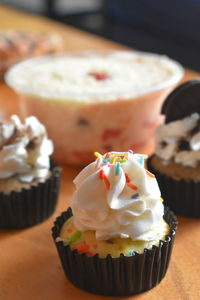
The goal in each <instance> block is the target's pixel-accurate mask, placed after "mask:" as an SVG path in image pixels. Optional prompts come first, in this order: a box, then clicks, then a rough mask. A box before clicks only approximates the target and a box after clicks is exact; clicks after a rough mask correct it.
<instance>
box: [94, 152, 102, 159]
mask: <svg viewBox="0 0 200 300" xmlns="http://www.w3.org/2000/svg"><path fill="white" fill-rule="evenodd" d="M94 156H96V157H97V158H101V157H102V155H101V154H100V153H99V152H94Z"/></svg>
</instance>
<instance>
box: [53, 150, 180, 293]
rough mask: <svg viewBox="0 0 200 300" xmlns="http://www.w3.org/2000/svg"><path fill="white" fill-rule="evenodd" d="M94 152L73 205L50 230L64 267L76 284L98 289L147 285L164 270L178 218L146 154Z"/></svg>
mask: <svg viewBox="0 0 200 300" xmlns="http://www.w3.org/2000/svg"><path fill="white" fill-rule="evenodd" d="M96 155H97V159H96V161H94V162H93V163H91V164H90V165H88V166H87V167H86V168H84V169H83V170H82V171H81V172H80V174H79V175H78V176H77V177H76V178H75V180H74V183H75V186H76V191H75V192H74V194H73V197H72V200H71V208H68V210H67V211H66V212H64V213H63V214H62V215H61V216H60V217H58V218H57V219H56V221H55V225H54V227H53V229H52V231H53V238H54V241H55V244H56V247H57V250H58V254H59V256H60V259H61V262H62V266H63V269H64V271H65V273H66V276H67V278H68V279H69V280H70V281H71V282H72V283H73V284H74V285H76V286H77V287H79V288H81V289H83V290H86V291H89V292H93V293H97V294H102V295H109V296H122V295H124V296H125V295H131V294H135V293H139V292H142V291H145V290H149V289H151V288H152V287H154V286H155V285H157V284H158V283H159V282H160V281H161V280H162V278H163V277H164V276H165V274H166V271H167V268H168V265H169V260H170V256H171V252H172V247H173V242H174V237H175V231H176V225H177V222H176V218H175V216H174V214H173V213H172V212H171V211H170V210H169V209H168V208H166V207H165V208H164V206H163V203H162V198H161V197H160V191H159V188H158V185H157V182H156V179H155V177H154V175H153V174H152V173H150V172H149V171H147V170H146V169H145V168H144V158H145V156H144V155H140V154H134V153H133V152H132V151H131V150H130V151H129V152H108V153H106V154H105V155H100V154H98V153H96Z"/></svg>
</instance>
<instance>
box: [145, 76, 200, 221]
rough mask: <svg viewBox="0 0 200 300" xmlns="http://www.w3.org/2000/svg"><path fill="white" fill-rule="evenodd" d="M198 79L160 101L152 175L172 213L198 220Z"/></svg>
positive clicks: (199, 171) (199, 206)
mask: <svg viewBox="0 0 200 300" xmlns="http://www.w3.org/2000/svg"><path fill="white" fill-rule="evenodd" d="M199 97H200V80H198V79H197V80H191V81H188V82H186V83H184V84H182V85H180V86H179V87H178V88H176V89H175V90H174V91H173V92H172V93H171V94H170V95H169V96H168V97H167V99H166V101H165V102H164V105H163V108H162V113H163V114H165V115H166V119H165V123H164V124H163V125H161V126H160V127H159V128H158V129H157V133H156V147H155V154H154V155H153V156H151V157H150V158H149V159H148V168H149V169H150V170H151V171H152V172H153V173H154V174H155V176H156V178H157V180H158V183H159V186H160V190H161V194H162V197H163V198H164V199H165V204H166V205H167V206H169V207H170V208H171V209H172V210H173V211H174V212H175V213H176V214H178V215H181V216H188V217H197V218H199V217H200V201H199V197H200V106H199Z"/></svg>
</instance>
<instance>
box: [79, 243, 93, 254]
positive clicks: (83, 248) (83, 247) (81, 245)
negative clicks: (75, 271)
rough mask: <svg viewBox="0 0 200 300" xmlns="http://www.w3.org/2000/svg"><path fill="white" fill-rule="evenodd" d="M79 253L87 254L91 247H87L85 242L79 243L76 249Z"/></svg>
mask: <svg viewBox="0 0 200 300" xmlns="http://www.w3.org/2000/svg"><path fill="white" fill-rule="evenodd" d="M75 248H76V249H77V250H78V252H79V253H83V252H87V251H88V250H89V248H90V247H89V245H87V244H86V243H85V242H83V243H79V244H77V245H76V247H75Z"/></svg>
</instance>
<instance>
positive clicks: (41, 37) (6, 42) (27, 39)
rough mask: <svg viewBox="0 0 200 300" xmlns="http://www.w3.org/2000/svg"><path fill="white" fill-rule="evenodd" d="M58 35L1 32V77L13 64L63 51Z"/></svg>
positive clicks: (60, 38) (61, 41)
mask: <svg viewBox="0 0 200 300" xmlns="http://www.w3.org/2000/svg"><path fill="white" fill-rule="evenodd" d="M63 48H64V45H63V40H62V37H61V36H60V35H59V34H57V33H50V34H49V33H48V34H47V33H46V34H45V33H33V32H28V31H19V30H5V31H0V76H2V75H3V73H5V71H6V70H7V69H8V68H9V67H10V66H11V65H13V64H15V63H17V62H18V61H20V60H23V59H27V58H29V57H33V56H39V55H44V54H48V53H57V52H61V51H63Z"/></svg>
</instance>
